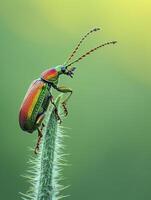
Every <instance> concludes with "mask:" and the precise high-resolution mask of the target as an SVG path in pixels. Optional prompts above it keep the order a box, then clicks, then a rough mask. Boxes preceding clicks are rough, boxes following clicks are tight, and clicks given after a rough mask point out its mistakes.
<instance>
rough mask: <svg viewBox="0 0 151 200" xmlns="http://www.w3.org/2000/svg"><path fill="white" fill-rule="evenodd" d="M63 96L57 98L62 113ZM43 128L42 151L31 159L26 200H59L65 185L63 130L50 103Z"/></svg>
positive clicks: (24, 197) (24, 196) (57, 104)
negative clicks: (61, 172) (62, 177)
mask: <svg viewBox="0 0 151 200" xmlns="http://www.w3.org/2000/svg"><path fill="white" fill-rule="evenodd" d="M60 101H61V96H59V97H58V98H57V100H56V102H55V103H56V106H57V108H58V111H59V113H60V104H61V103H60ZM44 123H45V127H44V129H43V138H42V142H41V145H40V151H39V153H38V156H37V157H36V158H34V160H33V158H32V160H31V165H32V167H31V170H30V175H29V176H28V177H27V178H29V179H30V183H31V185H32V186H31V188H30V190H29V191H28V192H27V194H22V198H23V199H24V200H27V199H31V200H58V199H60V198H62V197H63V196H60V191H61V190H62V189H63V186H62V185H60V184H59V180H60V179H61V174H60V171H61V169H60V165H61V164H62V163H61V160H62V157H63V154H62V153H61V151H62V147H63V146H62V136H63V135H62V131H61V127H60V125H59V123H58V120H57V118H56V114H55V111H54V107H52V106H50V105H49V108H48V111H47V114H46V117H45V122H44Z"/></svg>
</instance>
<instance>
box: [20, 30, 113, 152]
mask: <svg viewBox="0 0 151 200" xmlns="http://www.w3.org/2000/svg"><path fill="white" fill-rule="evenodd" d="M98 30H100V29H99V28H94V29H92V30H90V31H89V32H88V33H86V34H85V35H84V36H83V37H82V39H81V40H80V42H79V43H78V45H77V46H76V48H75V49H74V50H73V52H72V53H71V55H70V56H69V58H68V59H67V61H66V62H65V63H64V64H63V65H59V66H57V67H53V68H50V69H47V70H46V71H44V72H43V73H42V74H41V76H40V78H39V79H36V80H34V81H33V82H32V83H31V85H30V87H29V89H28V91H27V93H26V95H25V98H24V100H23V102H22V104H21V107H20V112H19V124H20V127H21V129H22V130H24V131H26V132H29V133H32V132H33V131H34V130H36V129H37V130H38V142H37V145H36V148H35V153H37V150H38V149H39V143H40V139H41V137H42V128H43V126H44V124H43V123H42V122H43V119H44V116H45V113H46V111H47V108H48V105H49V102H51V103H52V104H53V105H54V106H55V103H54V101H53V97H52V94H51V89H52V88H54V89H56V90H58V91H59V92H63V93H69V95H68V96H67V97H66V98H65V99H64V101H63V102H62V105H63V108H64V112H65V115H67V113H68V111H67V108H66V103H67V101H68V99H69V98H70V96H71V94H72V89H71V88H67V87H64V86H58V80H59V77H60V75H67V76H70V77H73V74H74V70H75V69H76V68H75V67H71V65H73V64H74V63H77V62H79V61H80V60H82V59H83V58H84V57H86V56H87V55H89V54H91V53H92V52H94V51H95V50H97V49H99V48H101V47H103V46H106V45H110V44H115V43H116V41H111V42H106V43H104V44H101V45H99V46H97V47H95V48H93V49H91V50H90V51H88V52H86V53H85V54H84V55H82V56H81V57H79V58H78V59H76V60H74V61H72V62H70V63H69V61H70V60H71V59H72V57H73V56H74V55H75V53H76V52H77V50H78V49H79V47H80V45H81V44H82V42H83V41H84V40H85V38H86V37H87V36H88V35H90V34H91V33H93V32H96V31H98ZM55 112H56V117H57V119H58V120H60V121H61V119H60V117H59V115H58V112H57V109H56V106H55Z"/></svg>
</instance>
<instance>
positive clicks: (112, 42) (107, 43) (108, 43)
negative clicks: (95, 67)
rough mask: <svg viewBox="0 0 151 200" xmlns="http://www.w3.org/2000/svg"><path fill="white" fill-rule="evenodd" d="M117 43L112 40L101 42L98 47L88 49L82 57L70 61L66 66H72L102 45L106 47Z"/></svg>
mask: <svg viewBox="0 0 151 200" xmlns="http://www.w3.org/2000/svg"><path fill="white" fill-rule="evenodd" d="M115 43H117V41H111V42H106V43H104V44H101V45H99V46H97V47H95V48H93V49H91V50H90V51H87V52H86V53H85V54H83V55H82V56H81V57H80V58H78V59H76V60H75V61H73V62H71V63H69V64H68V65H66V66H65V67H66V68H68V67H69V66H71V65H72V64H74V63H77V62H79V61H80V60H82V59H83V58H84V57H86V56H88V55H90V54H91V53H92V52H94V51H96V50H97V49H99V48H101V47H104V46H106V45H110V44H115Z"/></svg>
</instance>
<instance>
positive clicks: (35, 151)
mask: <svg viewBox="0 0 151 200" xmlns="http://www.w3.org/2000/svg"><path fill="white" fill-rule="evenodd" d="M38 152H39V146H36V147H35V150H34V153H35V154H36V155H37V154H38Z"/></svg>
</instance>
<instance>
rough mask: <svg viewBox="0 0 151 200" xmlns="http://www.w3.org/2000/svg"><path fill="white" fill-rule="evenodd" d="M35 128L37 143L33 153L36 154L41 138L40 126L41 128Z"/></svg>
mask: <svg viewBox="0 0 151 200" xmlns="http://www.w3.org/2000/svg"><path fill="white" fill-rule="evenodd" d="M37 130H38V140H37V144H36V147H35V151H34V152H35V154H37V153H38V151H39V145H40V142H41V138H42V128H41V129H39V128H37Z"/></svg>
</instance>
